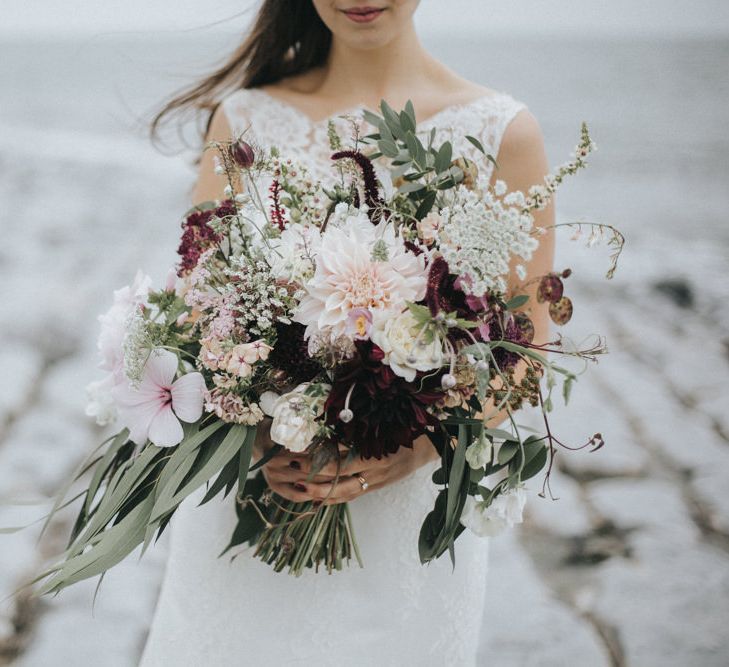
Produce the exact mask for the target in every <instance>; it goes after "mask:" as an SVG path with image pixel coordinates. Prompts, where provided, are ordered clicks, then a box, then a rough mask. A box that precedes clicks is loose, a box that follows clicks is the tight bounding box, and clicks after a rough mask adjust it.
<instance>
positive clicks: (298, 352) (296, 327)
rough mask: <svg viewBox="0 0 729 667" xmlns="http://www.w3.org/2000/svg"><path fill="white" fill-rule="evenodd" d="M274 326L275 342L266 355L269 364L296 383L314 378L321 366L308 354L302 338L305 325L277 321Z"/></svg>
mask: <svg viewBox="0 0 729 667" xmlns="http://www.w3.org/2000/svg"><path fill="white" fill-rule="evenodd" d="M275 328H276V344H275V345H274V346H273V350H271V353H270V354H269V356H268V360H269V362H270V363H271V365H272V366H274V368H279V369H281V370H282V371H285V372H286V374H287V375H288V376H289V377H290V378H291V380H292V381H293V382H295V383H296V384H300V383H301V382H308V381H309V380H312V379H313V378H315V377H316V376H317V375H318V374H319V372H320V371H321V366H320V365H319V363H318V362H317V361H316V360H314V359H312V358H311V357H310V356H309V352H308V350H307V344H306V341H305V340H304V331H305V330H306V327H304V325H303V324H298V323H297V322H292V323H291V324H283V323H282V322H277V323H276V324H275Z"/></svg>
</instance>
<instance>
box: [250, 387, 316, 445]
mask: <svg viewBox="0 0 729 667" xmlns="http://www.w3.org/2000/svg"><path fill="white" fill-rule="evenodd" d="M309 386H310V384H309V383H308V382H305V383H303V384H300V385H299V386H298V387H296V388H295V389H294V390H293V391H290V392H289V393H287V394H283V395H282V396H279V397H277V398H276V397H275V394H273V393H272V392H265V393H264V394H262V395H261V401H260V403H261V407H262V408H263V410H264V412H266V414H268V415H269V416H271V417H273V421H272V423H271V440H273V441H274V442H275V443H278V444H279V445H283V446H284V447H286V449H288V450H289V451H292V452H303V451H304V450H305V449H306V448H307V447H308V446H309V445H310V444H311V441H312V440H313V438H314V436H315V435H316V432H317V430H318V428H319V425H318V423H317V421H316V420H317V418H318V417H320V416H321V415H322V414H323V413H324V402H325V399H326V396H320V395H317V396H311V395H308V394H306V393H304V392H305V391H306V389H307V388H308V387H309ZM323 386H324V387H326V388H328V385H323Z"/></svg>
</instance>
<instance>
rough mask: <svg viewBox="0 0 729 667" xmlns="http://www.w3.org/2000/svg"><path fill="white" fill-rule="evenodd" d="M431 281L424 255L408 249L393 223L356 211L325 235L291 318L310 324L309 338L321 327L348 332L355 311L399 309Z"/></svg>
mask: <svg viewBox="0 0 729 667" xmlns="http://www.w3.org/2000/svg"><path fill="white" fill-rule="evenodd" d="M426 285H427V270H426V268H425V257H423V256H422V255H421V256H419V257H418V256H416V255H415V254H413V253H411V252H408V251H407V249H406V247H405V244H404V242H403V240H402V238H401V237H400V236H399V235H397V233H396V232H395V230H394V228H393V227H392V225H389V224H386V223H382V224H381V225H379V226H377V227H373V226H372V225H371V224H369V222H368V221H367V219H366V218H365V219H364V220H362V219H361V218H355V217H353V216H351V217H350V218H348V219H347V220H346V222H345V225H344V226H343V227H341V228H337V227H329V228H328V229H327V230H326V233H325V234H324V235H323V236H322V241H321V246H320V249H319V254H318V255H317V258H316V270H315V271H314V276H313V277H312V278H311V279H310V280H309V281H308V282H307V284H306V291H307V293H306V295H305V296H304V297H303V299H302V300H301V303H300V304H299V308H298V310H297V312H296V313H295V314H294V317H293V318H292V319H293V320H294V322H299V323H300V324H303V325H305V326H306V331H305V333H304V337H305V338H306V339H309V338H310V337H311V336H313V335H315V334H318V333H320V332H326V333H327V334H331V337H332V338H335V337H337V336H340V335H342V334H344V333H345V331H346V329H347V321H348V318H349V313H350V311H352V310H359V309H366V310H368V311H369V312H370V313H371V314H372V316H373V318H378V317H386V316H387V315H388V314H390V313H392V314H397V313H399V312H401V311H402V308H403V306H404V304H405V302H406V301H419V300H420V299H422V298H423V297H424V296H425V290H426Z"/></svg>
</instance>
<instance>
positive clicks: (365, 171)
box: [332, 151, 385, 225]
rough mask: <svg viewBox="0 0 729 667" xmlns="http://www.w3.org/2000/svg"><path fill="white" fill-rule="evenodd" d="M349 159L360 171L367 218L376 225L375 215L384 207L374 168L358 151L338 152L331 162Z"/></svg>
mask: <svg viewBox="0 0 729 667" xmlns="http://www.w3.org/2000/svg"><path fill="white" fill-rule="evenodd" d="M342 158H349V159H350V160H354V162H355V163H356V164H357V166H358V167H359V168H360V170H361V171H362V181H363V184H364V196H365V204H367V207H368V210H367V216H368V217H369V219H370V222H372V224H373V225H376V224H377V214H378V212H379V213H381V212H382V208H383V207H384V205H385V202H384V201H383V199H382V197H381V196H380V191H379V189H378V188H377V177H376V176H375V168H374V167H373V166H372V162H370V159H369V158H368V157H367V156H366V155H364V154H363V153H361V152H360V151H338V152H337V153H334V154H333V155H332V160H341V159H342Z"/></svg>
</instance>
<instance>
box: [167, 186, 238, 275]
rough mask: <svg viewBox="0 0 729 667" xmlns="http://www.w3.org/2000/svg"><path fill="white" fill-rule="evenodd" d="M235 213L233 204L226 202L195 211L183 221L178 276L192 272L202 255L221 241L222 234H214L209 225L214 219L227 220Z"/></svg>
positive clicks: (178, 251) (178, 249) (178, 252)
mask: <svg viewBox="0 0 729 667" xmlns="http://www.w3.org/2000/svg"><path fill="white" fill-rule="evenodd" d="M235 213H236V210H235V206H233V202H231V201H230V200H226V201H224V202H223V203H222V204H220V206H217V207H215V208H209V209H198V210H195V211H193V212H192V213H190V214H189V215H188V216H187V217H186V218H185V219H184V220H183V221H182V230H183V231H182V238H181V239H180V246H179V247H178V248H177V254H178V255H179V256H180V264H179V266H178V268H177V275H178V276H183V275H185V274H186V273H189V272H190V271H192V269H193V268H195V265H196V264H197V262H198V260H199V259H200V255H202V254H203V252H205V251H206V250H207V249H208V248H210V247H211V246H212V245H214V244H215V243H219V242H220V241H221V238H222V237H221V236H220V234H217V233H216V232H214V231H213V229H212V228H211V227H210V225H209V224H208V223H209V222H210V221H211V220H212V219H213V218H225V217H226V216H229V215H235Z"/></svg>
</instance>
